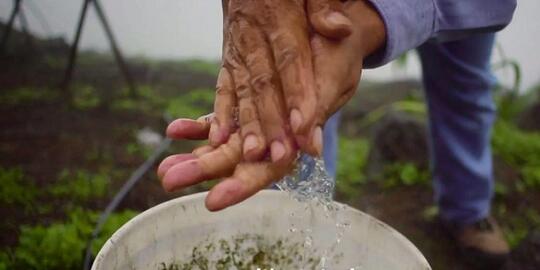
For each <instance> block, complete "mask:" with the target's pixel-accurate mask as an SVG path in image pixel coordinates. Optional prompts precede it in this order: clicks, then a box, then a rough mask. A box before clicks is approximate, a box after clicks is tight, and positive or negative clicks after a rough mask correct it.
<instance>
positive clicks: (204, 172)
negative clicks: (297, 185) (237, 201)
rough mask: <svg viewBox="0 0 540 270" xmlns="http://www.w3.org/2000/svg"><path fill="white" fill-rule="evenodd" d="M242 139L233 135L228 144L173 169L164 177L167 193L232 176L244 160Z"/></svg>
mask: <svg viewBox="0 0 540 270" xmlns="http://www.w3.org/2000/svg"><path fill="white" fill-rule="evenodd" d="M241 149H242V146H241V138H240V136H239V135H238V134H233V135H231V137H230V139H229V141H228V142H227V143H226V144H222V145H221V146H220V147H218V148H217V149H215V150H213V151H211V152H208V153H206V154H203V155H202V156H200V157H198V158H196V159H191V160H188V161H185V162H181V163H178V164H176V165H174V166H173V167H171V168H170V169H169V170H168V171H167V172H166V173H165V175H164V176H163V179H162V186H163V188H164V189H165V190H166V191H169V192H170V191H175V190H179V189H182V188H184V187H187V186H191V185H194V184H197V183H200V182H202V181H205V180H212V179H216V178H220V177H225V176H230V175H231V174H232V172H233V171H234V167H235V166H236V165H237V164H238V163H239V162H240V161H241V158H242V151H241Z"/></svg>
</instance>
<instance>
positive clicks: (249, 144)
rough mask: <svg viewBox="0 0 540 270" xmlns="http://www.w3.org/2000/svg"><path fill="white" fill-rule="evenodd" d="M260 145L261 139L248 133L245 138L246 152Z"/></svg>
mask: <svg viewBox="0 0 540 270" xmlns="http://www.w3.org/2000/svg"><path fill="white" fill-rule="evenodd" d="M258 146H259V140H257V137H256V136H255V135H248V136H247V137H246V139H245V140H244V154H246V153H249V152H251V151H253V150H255V149H256V148H257V147H258Z"/></svg>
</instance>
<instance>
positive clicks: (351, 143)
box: [336, 137, 369, 197]
mask: <svg viewBox="0 0 540 270" xmlns="http://www.w3.org/2000/svg"><path fill="white" fill-rule="evenodd" d="M368 153H369V143H368V141H367V140H366V139H361V138H356V139H352V138H346V137H340V138H339V152H338V162H337V179H336V188H337V191H339V192H341V193H343V194H345V195H346V196H349V197H353V196H355V195H357V194H358V192H359V186H360V185H362V184H364V183H365V182H366V176H365V175H364V168H365V166H366V164H367V158H368Z"/></svg>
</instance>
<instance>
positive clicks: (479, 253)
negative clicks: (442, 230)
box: [445, 217, 510, 270]
mask: <svg viewBox="0 0 540 270" xmlns="http://www.w3.org/2000/svg"><path fill="white" fill-rule="evenodd" d="M445 225H446V227H447V228H448V230H449V231H450V234H451V235H452V237H453V238H454V240H455V241H456V244H457V246H458V248H459V251H460V253H461V257H462V258H463V260H464V261H465V262H466V263H468V264H470V265H471V266H473V267H475V268H476V269H486V270H487V269H489V270H492V269H500V268H502V267H503V266H504V264H505V263H506V261H507V260H508V257H509V255H510V247H509V246H508V243H507V242H506V240H505V238H504V235H503V233H502V230H501V228H500V227H499V225H498V224H497V222H496V221H495V219H493V218H492V217H487V218H484V219H481V220H479V221H477V222H475V223H473V224H470V225H462V226H457V225H455V224H453V225H449V224H445Z"/></svg>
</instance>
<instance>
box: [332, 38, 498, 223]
mask: <svg viewBox="0 0 540 270" xmlns="http://www.w3.org/2000/svg"><path fill="white" fill-rule="evenodd" d="M494 39H495V35H494V34H492V33H490V34H477V35H474V36H471V37H468V38H465V39H461V40H457V41H452V42H445V43H437V42H432V41H429V42H426V43H425V44H423V45H422V46H420V47H419V48H418V52H419V55H420V59H421V63H422V71H423V83H424V88H425V94H426V99H427V106H428V109H429V133H430V134H429V135H430V136H429V137H430V151H431V168H432V174H433V187H434V194H435V200H436V202H437V204H438V206H439V212H440V215H441V217H442V218H443V219H444V220H446V221H448V222H452V223H457V224H470V223H474V222H475V221H478V220H480V219H482V218H484V217H486V216H487V215H489V212H490V205H491V200H492V197H493V172H492V171H493V164H492V155H491V148H490V137H491V128H492V125H493V122H494V119H495V105H494V103H493V98H492V93H491V89H492V87H493V85H494V84H495V82H496V81H495V77H494V76H493V75H492V73H491V70H490V58H491V52H492V48H493V44H494ZM338 124H339V114H336V115H335V116H333V117H332V118H330V119H329V121H328V122H327V123H326V125H325V129H324V159H325V162H326V166H327V170H328V171H329V172H330V174H332V175H335V172H336V160H337V158H336V156H337V137H338V136H337V127H338ZM351 154H353V153H351ZM338 181H339V179H338Z"/></svg>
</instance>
